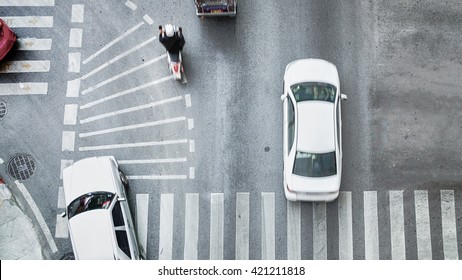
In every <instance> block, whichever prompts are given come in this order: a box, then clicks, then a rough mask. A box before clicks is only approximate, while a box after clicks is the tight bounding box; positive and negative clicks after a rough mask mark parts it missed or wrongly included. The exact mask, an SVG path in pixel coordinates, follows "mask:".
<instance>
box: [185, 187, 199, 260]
mask: <svg viewBox="0 0 462 280" xmlns="http://www.w3.org/2000/svg"><path fill="white" fill-rule="evenodd" d="M198 240H199V194H198V193H187V194H186V202H185V224H184V259H185V260H197V255H198V254H197V244H198Z"/></svg>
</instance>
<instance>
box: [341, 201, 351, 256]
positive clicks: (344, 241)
mask: <svg viewBox="0 0 462 280" xmlns="http://www.w3.org/2000/svg"><path fill="white" fill-rule="evenodd" d="M351 207H352V205H351V192H340V194H339V197H338V224H339V226H338V227H339V259H341V260H352V259H353V214H352V209H351Z"/></svg>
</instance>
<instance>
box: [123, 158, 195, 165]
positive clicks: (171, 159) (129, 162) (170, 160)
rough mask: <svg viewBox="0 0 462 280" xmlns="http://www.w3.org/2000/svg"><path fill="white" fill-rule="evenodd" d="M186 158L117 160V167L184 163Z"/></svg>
mask: <svg viewBox="0 0 462 280" xmlns="http://www.w3.org/2000/svg"><path fill="white" fill-rule="evenodd" d="M186 161H187V159H186V158H158V159H134V160H117V162H118V163H119V165H124V164H149V163H175V162H186Z"/></svg>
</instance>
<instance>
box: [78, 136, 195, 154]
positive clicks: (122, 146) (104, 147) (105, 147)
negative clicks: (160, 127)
mask: <svg viewBox="0 0 462 280" xmlns="http://www.w3.org/2000/svg"><path fill="white" fill-rule="evenodd" d="M186 143H188V140H187V139H179V140H164V141H153V142H140V143H127V144H113V145H101V146H88V147H80V148H79V151H81V152H83V151H97V150H110V149H125V148H138V147H149V146H165V145H175V144H186Z"/></svg>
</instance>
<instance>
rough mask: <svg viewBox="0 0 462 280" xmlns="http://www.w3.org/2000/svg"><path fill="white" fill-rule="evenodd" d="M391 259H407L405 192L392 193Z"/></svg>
mask: <svg viewBox="0 0 462 280" xmlns="http://www.w3.org/2000/svg"><path fill="white" fill-rule="evenodd" d="M389 200H390V231H391V258H392V259H393V260H405V259H406V238H405V232H404V206H403V191H390V192H389Z"/></svg>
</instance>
